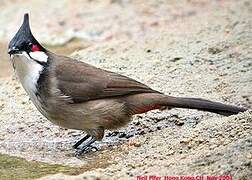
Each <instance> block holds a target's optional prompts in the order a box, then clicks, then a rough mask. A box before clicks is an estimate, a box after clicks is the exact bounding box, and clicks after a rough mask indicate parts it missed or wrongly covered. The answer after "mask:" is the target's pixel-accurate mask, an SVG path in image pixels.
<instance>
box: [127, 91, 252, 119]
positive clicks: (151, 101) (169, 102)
mask: <svg viewBox="0 0 252 180" xmlns="http://www.w3.org/2000/svg"><path fill="white" fill-rule="evenodd" d="M127 104H128V105H129V109H131V112H132V114H141V113H145V112H147V111H150V110H153V109H160V108H161V107H163V106H166V107H170V108H188V109H198V110H202V111H209V112H213V113H217V114H221V115H225V116H230V115H233V114H238V113H239V112H244V111H246V110H247V109H246V108H243V107H238V106H232V105H226V104H222V103H219V102H213V101H209V100H206V99H200V98H187V97H173V96H167V95H164V94H159V93H143V94H137V95H133V96H129V97H127Z"/></svg>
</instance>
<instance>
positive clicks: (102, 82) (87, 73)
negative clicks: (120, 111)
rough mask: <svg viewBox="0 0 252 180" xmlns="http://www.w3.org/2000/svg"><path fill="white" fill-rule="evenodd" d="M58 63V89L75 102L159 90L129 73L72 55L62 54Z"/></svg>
mask: <svg viewBox="0 0 252 180" xmlns="http://www.w3.org/2000/svg"><path fill="white" fill-rule="evenodd" d="M54 58H55V57H54ZM57 58H59V57H57ZM57 62H58V63H56V66H55V72H56V76H57V80H58V88H59V89H60V90H61V92H62V93H63V94H64V95H67V96H70V97H71V98H72V100H73V101H74V102H76V103H79V102H84V101H88V100H94V99H100V98H109V97H118V96H125V95H130V94H138V93H146V92H157V91H154V90H153V89H151V88H149V87H148V86H146V85H144V84H142V83H140V82H137V81H135V80H133V79H131V78H128V77H126V76H122V75H119V74H117V73H113V72H109V71H105V70H102V69H99V68H96V67H94V66H91V65H89V64H86V63H83V62H79V61H76V60H73V59H71V58H66V57H60V60H58V61H57Z"/></svg>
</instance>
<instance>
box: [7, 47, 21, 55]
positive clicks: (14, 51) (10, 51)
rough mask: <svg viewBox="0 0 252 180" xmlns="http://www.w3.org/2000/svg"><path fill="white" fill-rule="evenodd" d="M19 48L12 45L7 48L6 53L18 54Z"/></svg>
mask: <svg viewBox="0 0 252 180" xmlns="http://www.w3.org/2000/svg"><path fill="white" fill-rule="evenodd" d="M19 52H20V51H19V49H18V48H16V47H12V48H11V49H9V50H8V54H9V55H12V54H19Z"/></svg>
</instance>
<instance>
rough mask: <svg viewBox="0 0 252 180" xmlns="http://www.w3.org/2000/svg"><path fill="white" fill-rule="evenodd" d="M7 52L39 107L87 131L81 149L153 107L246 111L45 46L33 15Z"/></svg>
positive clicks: (53, 118)
mask: <svg viewBox="0 0 252 180" xmlns="http://www.w3.org/2000/svg"><path fill="white" fill-rule="evenodd" d="M8 53H9V54H10V56H11V61H12V63H13V67H14V69H15V71H16V74H17V76H18V78H19V80H20V82H21V83H22V85H23V87H24V89H25V90H26V92H27V93H28V95H29V96H30V99H31V100H32V102H33V103H34V105H35V106H36V108H37V109H38V110H39V111H40V113H41V114H43V115H44V116H45V117H46V118H47V119H49V120H50V121H51V122H53V123H55V124H57V125H59V126H62V127H65V128H69V129H78V130H83V131H85V132H86V133H87V134H88V135H87V136H85V137H84V138H82V139H81V140H79V141H78V142H77V143H76V144H75V145H74V147H75V148H76V149H78V147H79V146H80V144H82V143H83V142H84V141H86V143H85V145H83V147H82V148H79V149H78V153H79V154H81V153H83V152H85V151H86V150H87V149H88V148H89V147H90V145H91V144H92V143H93V142H94V141H95V140H102V138H103V135H104V130H105V129H116V128H119V127H121V126H124V125H126V124H127V123H129V122H130V120H131V117H132V116H133V115H134V114H141V113H145V112H147V111H150V110H153V109H161V108H163V107H169V108H189V109H198V110H203V111H209V112H213V113H217V114H222V115H227V116H228V115H232V114H237V113H239V112H243V111H245V110H246V109H245V108H243V107H237V106H231V105H225V104H222V103H218V102H213V101H209V100H205V99H199V98H187V97H172V96H167V95H165V94H163V93H161V92H158V91H156V90H153V89H151V88H150V87H148V86H146V85H144V84H142V83H140V82H137V81H135V80H133V79H131V78H129V77H126V76H123V75H120V74H117V73H114V72H110V71H105V70H102V69H99V68H96V67H94V66H91V65H89V64H86V63H84V62H80V61H76V60H74V59H72V58H69V57H65V56H61V55H56V54H54V53H52V52H50V51H48V50H47V49H45V48H44V47H43V46H42V45H41V44H40V43H39V42H38V41H37V40H36V39H35V38H34V36H33V35H32V33H31V30H30V26H29V16H28V14H25V15H24V20H23V24H22V26H21V27H20V29H19V30H18V32H17V33H16V35H15V36H14V38H13V39H12V40H11V41H10V43H9V50H8Z"/></svg>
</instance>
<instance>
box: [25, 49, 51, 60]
mask: <svg viewBox="0 0 252 180" xmlns="http://www.w3.org/2000/svg"><path fill="white" fill-rule="evenodd" d="M29 55H30V56H31V57H32V58H33V59H35V60H37V61H40V62H47V60H48V56H47V55H46V53H44V52H42V51H35V52H30V53H29Z"/></svg>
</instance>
